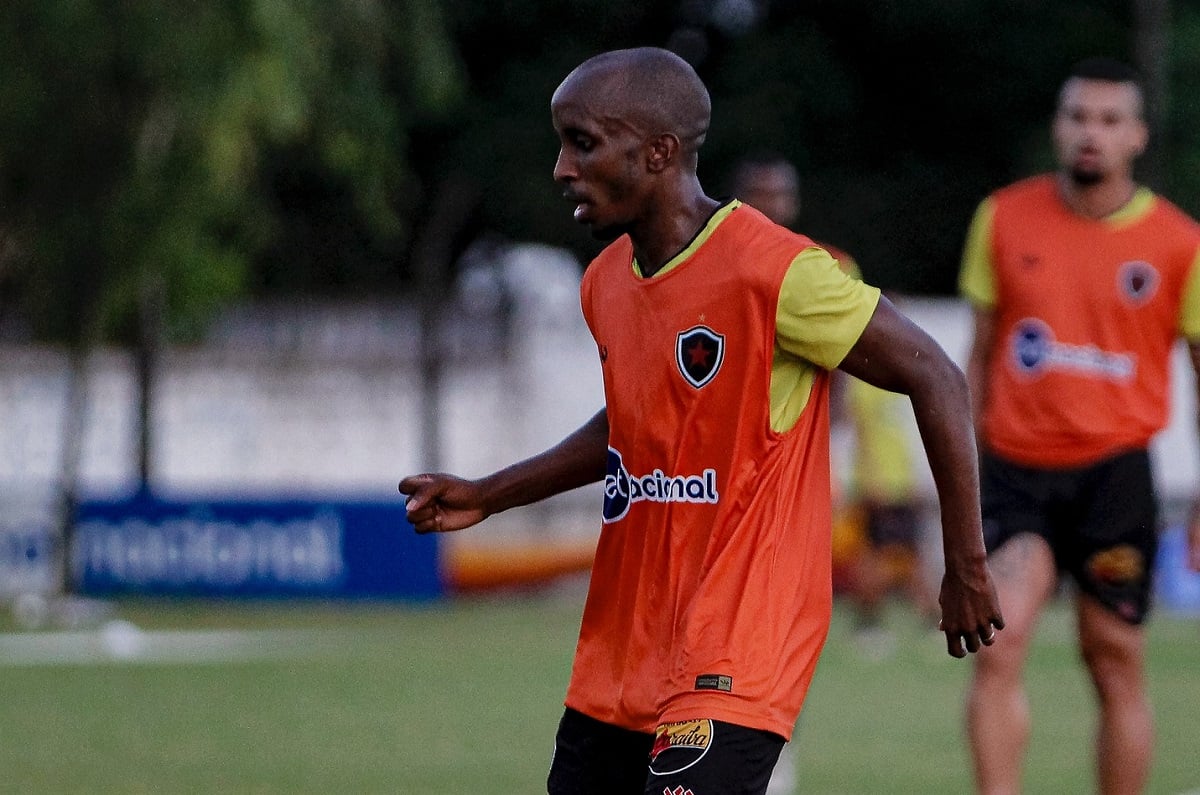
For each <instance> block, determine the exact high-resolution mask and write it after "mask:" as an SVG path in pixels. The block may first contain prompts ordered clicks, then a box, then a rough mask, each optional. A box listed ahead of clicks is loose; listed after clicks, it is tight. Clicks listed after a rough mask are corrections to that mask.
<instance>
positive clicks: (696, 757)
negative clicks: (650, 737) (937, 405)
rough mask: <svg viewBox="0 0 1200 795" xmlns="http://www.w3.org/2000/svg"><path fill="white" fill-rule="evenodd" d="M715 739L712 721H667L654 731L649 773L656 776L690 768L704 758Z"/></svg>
mask: <svg viewBox="0 0 1200 795" xmlns="http://www.w3.org/2000/svg"><path fill="white" fill-rule="evenodd" d="M712 741H713V723H712V721H711V720H684V721H678V722H676V723H664V724H662V725H661V726H659V727H658V728H657V729H655V730H654V747H653V749H651V751H650V772H651V773H653V774H654V775H656V776H670V775H674V774H675V773H679V772H681V771H683V770H687V769H688V768H689V767H691V766H692V765H694V764H696V763H697V762H699V761H700V760H701V759H703V758H704V755H705V754H707V753H708V749H709V747H710V746H711V745H712Z"/></svg>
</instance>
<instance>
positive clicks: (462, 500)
mask: <svg viewBox="0 0 1200 795" xmlns="http://www.w3.org/2000/svg"><path fill="white" fill-rule="evenodd" d="M607 459H608V412H607V410H605V409H601V410H600V411H599V412H597V413H596V414H595V415H594V416H593V417H592V418H591V419H590V420H588V421H587V422H586V423H585V424H584V425H583V426H582V427H580V428H579V430H577V431H575V432H574V433H572V434H571V435H570V436H568V437H567V438H565V439H563V440H562V441H561V442H559V443H558V444H557V445H555V446H554V447H551V448H550V449H549V450H546V451H545V452H542V453H539V454H538V455H535V456H533V457H532V458H527V459H525V460H524V461H521V462H519V463H516V464H513V465H512V466H509V467H505V468H504V469H501V470H500V471H498V472H495V473H493V474H491V475H488V476H487V477H484V478H480V479H478V480H466V479H464V478H460V477H456V476H454V475H447V474H444V473H426V474H421V475H410V476H409V477H406V478H404V479H403V480H401V481H400V493H401V494H407V495H408V502H407V506H408V520H409V521H410V522H411V523H412V525H413V527H414V528H416V530H417V532H418V533H431V532H437V533H442V532H449V531H451V530H462V529H463V528H466V527H470V526H471V525H474V524H477V523H479V522H481V521H483V520H484V519H486V518H487V517H488V516H491V515H492V514H494V513H499V512H500V511H505V510H508V509H509V508H515V507H517V506H519V505H528V504H530V503H533V502H537V501H539V500H543V499H546V498H547V497H552V496H554V495H555V494H560V493H562V492H564V491H570V490H571V489H575V488H579V487H580V486H586V485H587V484H589V483H595V482H596V481H598V480H601V479H602V478H603V477H604V472H605V466H606V464H607Z"/></svg>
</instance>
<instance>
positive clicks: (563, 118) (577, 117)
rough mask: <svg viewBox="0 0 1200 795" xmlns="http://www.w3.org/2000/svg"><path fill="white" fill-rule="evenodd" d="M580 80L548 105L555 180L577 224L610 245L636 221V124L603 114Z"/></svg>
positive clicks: (639, 186)
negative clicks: (556, 144) (555, 152)
mask: <svg viewBox="0 0 1200 795" xmlns="http://www.w3.org/2000/svg"><path fill="white" fill-rule="evenodd" d="M602 96H604V92H602V91H595V92H593V91H589V90H588V86H587V85H581V83H580V81H578V80H575V81H572V80H571V79H568V80H567V81H566V82H564V83H563V84H562V85H561V86H559V88H558V91H556V92H555V93H554V98H553V99H552V100H551V102H550V114H551V117H552V119H553V121H554V129H555V131H556V132H557V133H558V140H559V151H558V160H557V162H556V163H555V164H554V179H555V180H556V181H557V182H558V183H559V184H561V185H562V186H563V196H564V197H565V198H566V199H568V200H569V201H571V202H572V203H574V205H575V220H576V221H577V222H579V223H581V224H587V225H588V226H589V227H591V230H592V234H593V235H594V236H595V237H597V238H600V239H602V240H611V239H614V238H616V237H618V236H619V235H621V233H623V232H625V231H627V229H628V227H629V226H630V225H631V224H632V223H633V222H634V221H635V220H636V218H637V216H638V214H639V212H640V210H639V207H640V204H641V200H642V195H643V192H644V185H645V177H646V170H645V167H644V151H643V143H644V140H643V137H642V136H641V135H640V133H639V131H638V130H637V129H636V127H635V125H634V124H632V123H631V122H629V121H628V120H623V119H620V118H618V117H617V116H616V115H614V114H613V113H612V112H611V111H608V110H606V108H605V103H604V102H603V100H601V99H597V97H602Z"/></svg>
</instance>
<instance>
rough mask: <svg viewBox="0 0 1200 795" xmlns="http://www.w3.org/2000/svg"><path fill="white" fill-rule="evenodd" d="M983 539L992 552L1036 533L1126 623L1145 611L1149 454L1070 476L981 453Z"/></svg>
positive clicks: (1152, 550)
mask: <svg viewBox="0 0 1200 795" xmlns="http://www.w3.org/2000/svg"><path fill="white" fill-rule="evenodd" d="M980 480H981V488H982V492H983V535H984V541H985V543H986V544H987V549H988V552H989V553H991V552H994V551H995V550H996V549H998V548H999V547H1000V546H1001V545H1002V544H1004V542H1005V541H1007V540H1008V539H1010V538H1012V537H1013V536H1014V535H1017V534H1018V533H1036V534H1037V535H1039V536H1041V537H1042V538H1044V539H1046V541H1047V542H1048V543H1049V545H1050V548H1051V549H1052V550H1053V551H1054V559H1055V562H1056V564H1057V565H1058V568H1059V570H1060V571H1065V572H1067V573H1069V574H1070V575H1071V577H1072V578H1073V579H1074V580H1075V582H1076V584H1077V585H1078V587H1079V589H1080V590H1081V591H1083V592H1084V593H1087V594H1089V595H1091V596H1093V597H1095V598H1096V599H1097V600H1099V602H1100V603H1101V604H1103V605H1104V606H1105V607H1107V608H1108V609H1110V610H1112V611H1113V612H1114V613H1116V614H1117V615H1118V616H1120V617H1121V618H1123V619H1124V620H1125V621H1127V622H1129V623H1130V624H1140V623H1142V622H1143V621H1144V620H1145V618H1146V615H1147V613H1148V612H1149V610H1150V592H1151V582H1152V579H1151V578H1152V570H1151V566H1152V564H1153V562H1154V556H1155V554H1156V552H1157V549H1158V501H1157V498H1156V497H1155V494H1154V480H1153V477H1152V475H1151V471H1150V456H1149V453H1148V452H1147V451H1146V450H1134V451H1130V452H1126V453H1121V454H1118V455H1115V456H1113V457H1111V458H1106V459H1104V460H1102V461H1099V462H1097V463H1095V464H1091V465H1089V466H1085V467H1078V468H1071V469H1044V468H1038V467H1026V466H1021V465H1019V464H1014V463H1012V462H1011V461H1006V460H1004V459H1002V458H999V457H997V456H995V455H992V454H989V453H984V454H983V456H982V457H981V463H980Z"/></svg>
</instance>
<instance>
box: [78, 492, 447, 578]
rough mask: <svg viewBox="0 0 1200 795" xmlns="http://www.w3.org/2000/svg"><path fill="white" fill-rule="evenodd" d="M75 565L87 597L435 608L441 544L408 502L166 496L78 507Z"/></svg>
mask: <svg viewBox="0 0 1200 795" xmlns="http://www.w3.org/2000/svg"><path fill="white" fill-rule="evenodd" d="M71 566H72V569H71V570H72V574H73V576H74V578H75V582H76V586H77V587H78V589H79V591H80V592H81V593H85V594H89V595H95V596H109V595H115V594H118V593H144V594H164V595H165V594H171V595H190V596H259V597H267V596H271V597H274V596H306V597H322V598H337V597H353V598H396V599H422V600H423V599H433V598H437V597H439V596H441V595H442V594H443V592H444V587H443V583H442V579H441V576H440V574H439V571H440V569H439V560H438V542H437V538H436V536H420V535H417V534H416V533H415V532H413V529H412V526H411V525H410V524H409V523H408V520H407V519H406V518H405V515H404V504H403V503H402V502H399V501H393V502H347V501H338V500H305V499H296V500H223V499H213V500H201V499H173V500H172V499H162V498H159V497H157V496H155V495H148V494H140V495H136V496H134V497H131V498H127V499H120V500H111V501H104V500H89V501H85V502H83V503H82V504H81V505H80V506H79V512H78V518H77V521H76V525H75V535H74V538H73V539H72V544H71Z"/></svg>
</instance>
